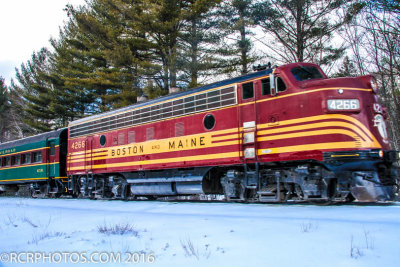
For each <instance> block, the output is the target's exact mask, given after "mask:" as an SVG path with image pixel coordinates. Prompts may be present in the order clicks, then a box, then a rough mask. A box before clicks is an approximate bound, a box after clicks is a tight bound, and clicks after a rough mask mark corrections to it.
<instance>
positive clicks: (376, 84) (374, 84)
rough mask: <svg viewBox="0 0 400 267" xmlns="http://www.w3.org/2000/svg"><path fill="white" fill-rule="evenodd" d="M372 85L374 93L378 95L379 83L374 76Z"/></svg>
mask: <svg viewBox="0 0 400 267" xmlns="http://www.w3.org/2000/svg"><path fill="white" fill-rule="evenodd" d="M370 84H371V88H372V91H373V92H374V93H375V94H376V93H378V83H377V81H376V78H375V77H374V76H371V80H370Z"/></svg>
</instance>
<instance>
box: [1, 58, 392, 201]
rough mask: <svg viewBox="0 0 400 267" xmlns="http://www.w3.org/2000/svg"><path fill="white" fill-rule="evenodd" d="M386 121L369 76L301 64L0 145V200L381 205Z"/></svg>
mask: <svg viewBox="0 0 400 267" xmlns="http://www.w3.org/2000/svg"><path fill="white" fill-rule="evenodd" d="M386 120H387V115H386V112H385V108H384V107H382V105H381V104H380V103H379V101H378V96H377V84H376V80H375V78H374V77H373V76H371V75H366V76H361V77H354V78H328V77H327V76H326V75H325V74H324V72H323V71H322V70H321V68H320V67H319V66H318V65H315V64H310V63H293V64H287V65H283V66H279V67H275V68H268V69H267V68H264V69H261V70H258V71H256V72H253V73H250V74H247V75H244V76H240V77H236V78H233V79H228V80H224V81H220V82H216V83H213V84H209V85H206V86H202V87H199V88H195V89H192V90H188V91H184V92H178V93H174V94H170V95H167V96H163V97H160V98H157V99H153V100H149V101H145V102H141V103H137V104H135V105H132V106H128V107H125V108H121V109H116V110H113V111H110V112H105V113H101V114H98V115H94V116H89V117H85V118H82V119H79V120H75V121H72V122H71V123H70V124H69V126H68V128H66V129H61V130H58V131H54V132H51V133H46V134H42V135H38V136H34V137H30V138H25V139H22V140H18V141H13V142H9V143H5V144H0V160H1V167H0V190H3V191H5V190H13V191H17V190H18V188H19V187H20V186H21V185H27V184H28V185H29V186H30V189H31V192H32V194H33V195H35V196H37V195H47V196H60V195H72V196H74V197H78V196H79V197H88V198H116V199H133V198H135V197H139V196H140V197H147V198H157V197H166V196H187V195H223V196H224V198H225V199H226V200H228V201H250V202H286V201H296V202H302V201H318V202H328V201H329V202H348V201H357V202H390V201H393V200H394V199H395V198H396V196H397V193H398V188H399V187H398V185H399V171H398V166H397V162H398V160H399V152H398V151H394V150H392V149H391V147H390V143H389V138H388V134H387V131H386V122H385V121H386ZM38 154H40V157H39V156H38Z"/></svg>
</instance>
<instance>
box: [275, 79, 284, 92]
mask: <svg viewBox="0 0 400 267" xmlns="http://www.w3.org/2000/svg"><path fill="white" fill-rule="evenodd" d="M276 88H277V91H278V92H283V91H286V84H285V83H284V82H283V80H282V78H281V77H276Z"/></svg>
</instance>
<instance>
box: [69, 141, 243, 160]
mask: <svg viewBox="0 0 400 267" xmlns="http://www.w3.org/2000/svg"><path fill="white" fill-rule="evenodd" d="M235 136H236V137H238V135H235ZM173 139H175V148H171V149H170V148H169V142H170V140H168V139H167V140H165V139H163V140H157V141H155V142H145V143H141V144H142V145H143V153H141V152H137V153H136V154H134V153H130V154H128V152H127V147H129V146H119V147H112V148H110V149H109V151H108V154H107V155H105V156H99V157H92V158H90V157H89V158H81V159H74V160H69V161H68V162H69V163H77V162H85V161H88V160H102V159H111V158H113V159H114V158H123V157H133V156H142V155H154V154H159V153H168V152H170V153H172V152H179V151H187V150H194V149H205V148H213V147H221V146H230V145H239V140H231V141H225V142H218V143H212V142H211V141H206V143H207V144H206V145H205V146H197V147H184V148H178V147H177V146H178V143H177V141H176V140H178V141H179V139H177V138H173ZM138 144H139V143H138ZM136 146H137V147H138V146H139V145H136ZM153 146H160V148H159V149H158V150H154V149H152V147H153ZM117 149H119V150H120V151H121V152H120V153H121V154H120V155H117V154H116V150H117ZM122 149H125V151H126V153H125V155H123V153H122ZM112 151H114V155H112ZM148 151H150V152H148Z"/></svg>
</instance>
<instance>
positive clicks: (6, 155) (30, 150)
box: [0, 146, 50, 157]
mask: <svg viewBox="0 0 400 267" xmlns="http://www.w3.org/2000/svg"><path fill="white" fill-rule="evenodd" d="M48 148H50V147H47V146H45V147H41V148H35V149H29V150H24V151H20V152H15V153H11V154H2V155H0V157H3V156H5V157H8V156H12V155H17V154H24V153H26V152H32V151H36V150H42V149H48Z"/></svg>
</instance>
